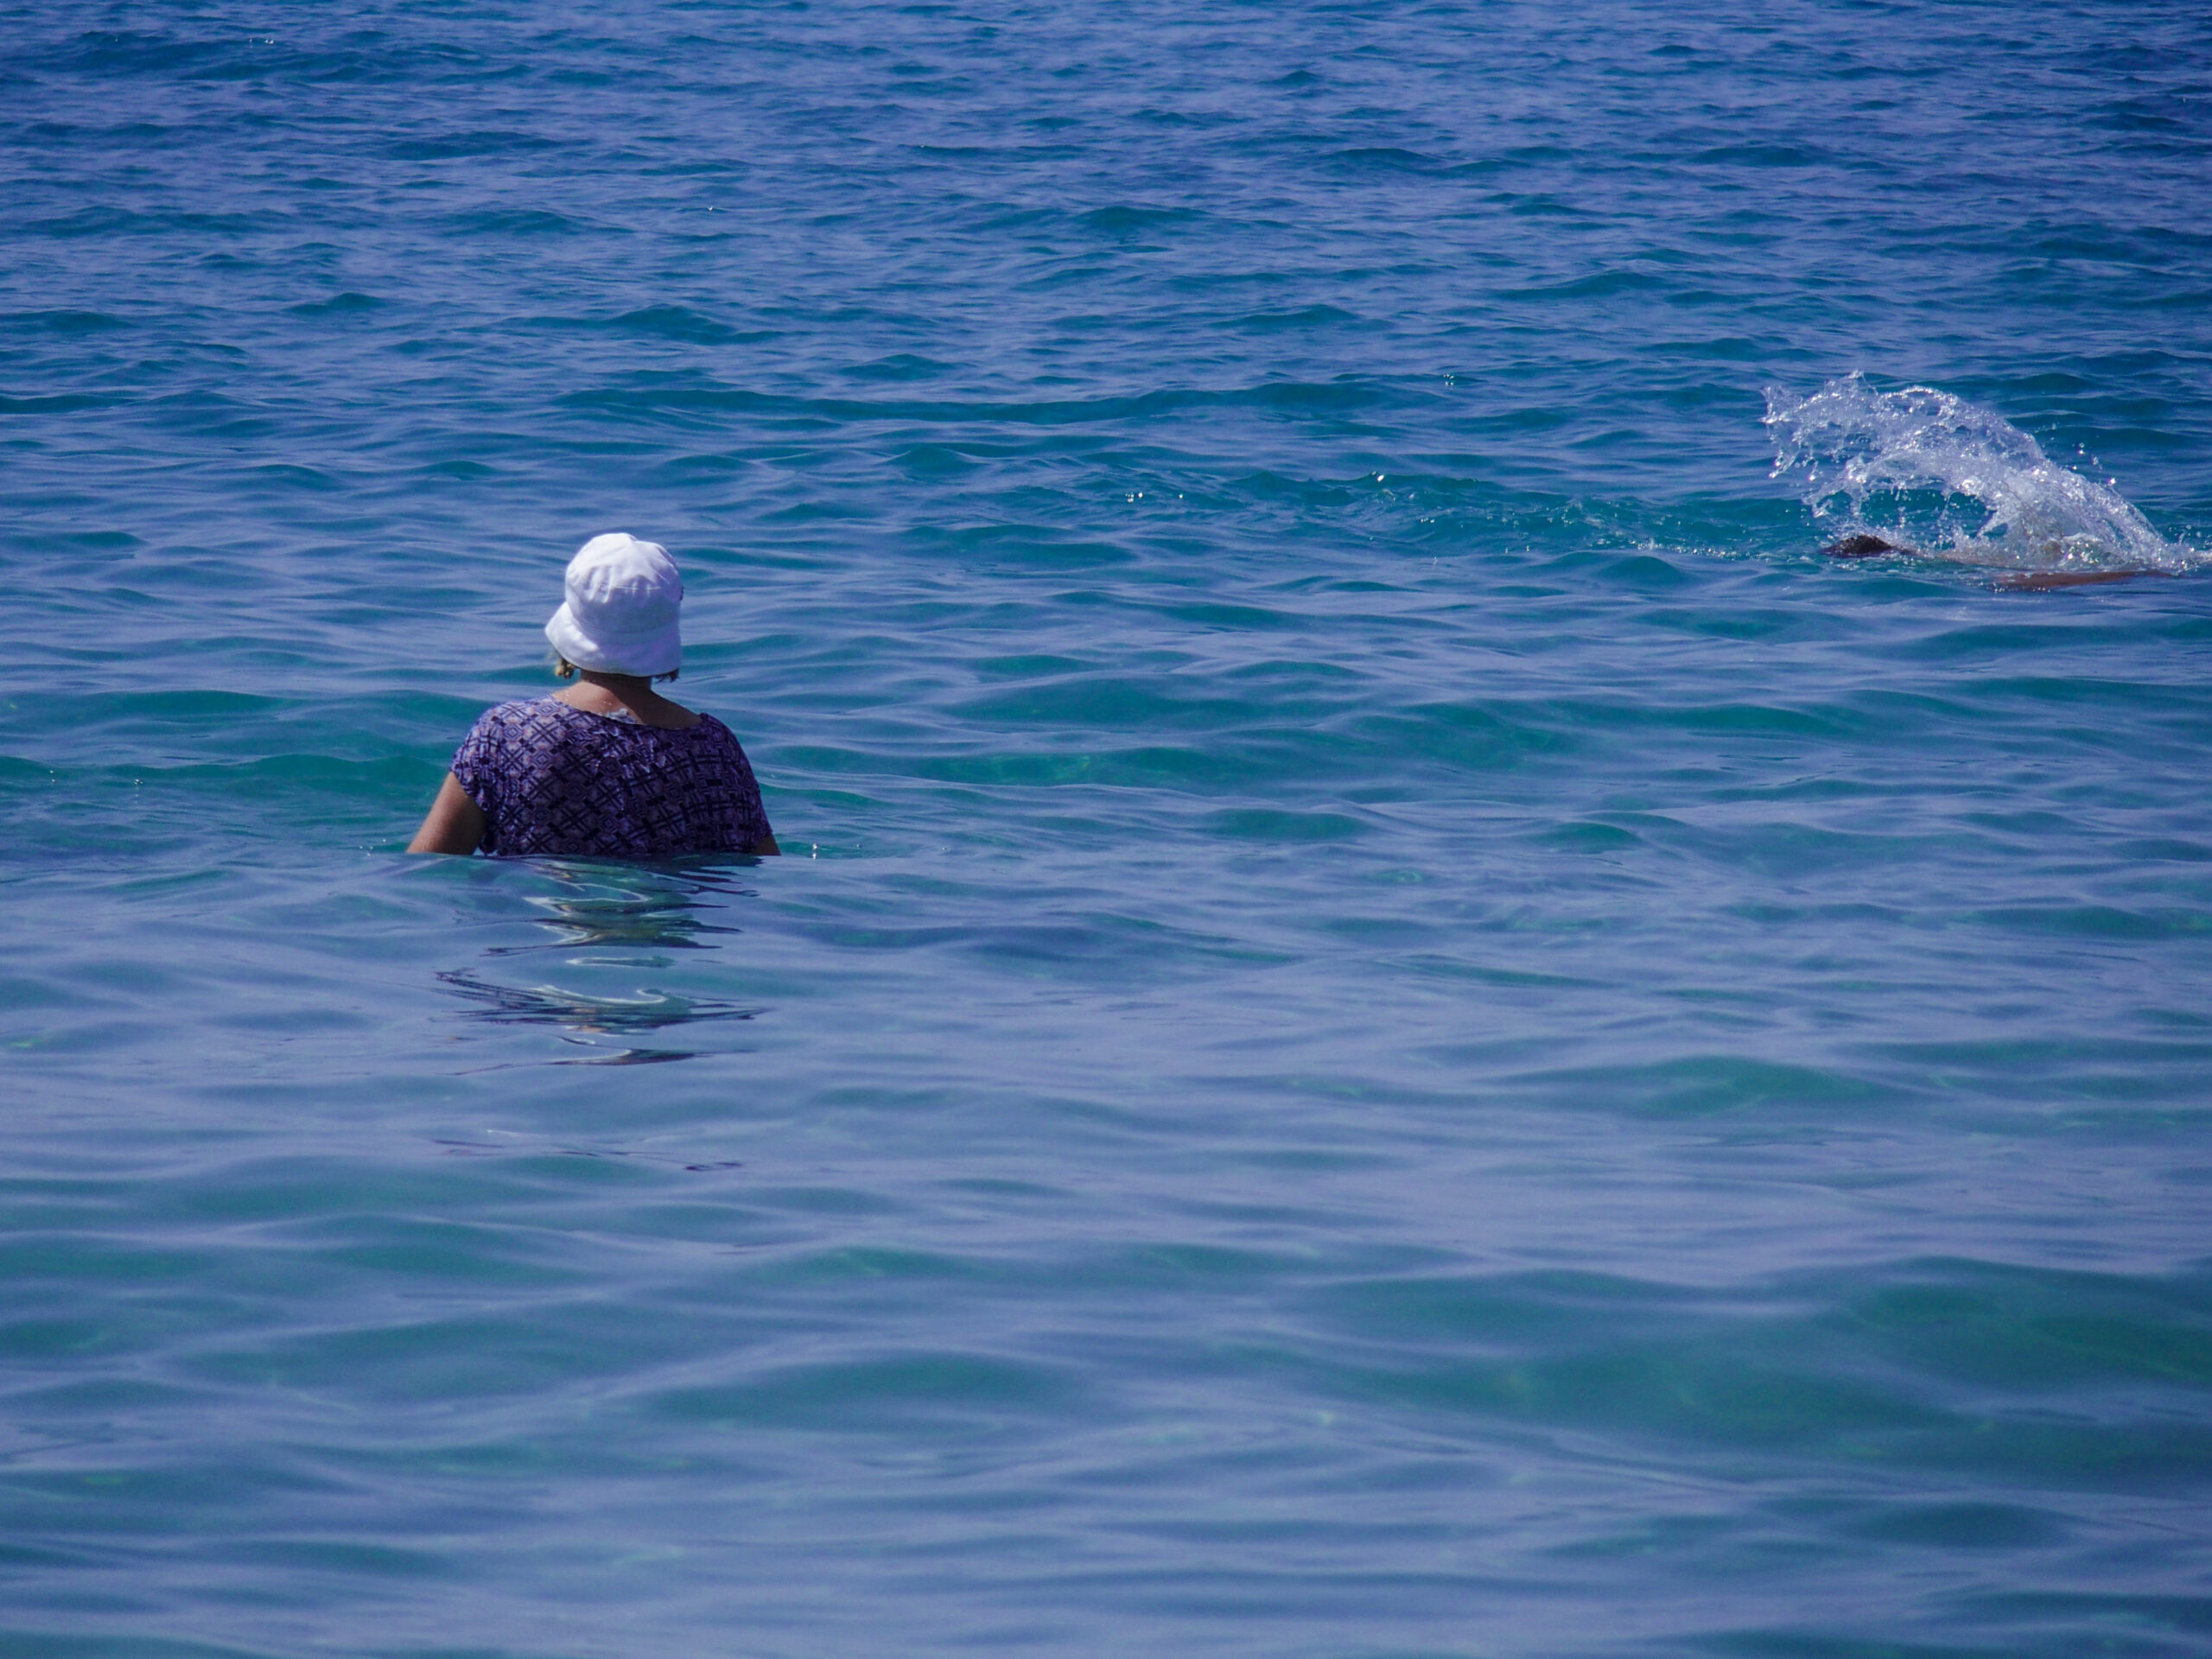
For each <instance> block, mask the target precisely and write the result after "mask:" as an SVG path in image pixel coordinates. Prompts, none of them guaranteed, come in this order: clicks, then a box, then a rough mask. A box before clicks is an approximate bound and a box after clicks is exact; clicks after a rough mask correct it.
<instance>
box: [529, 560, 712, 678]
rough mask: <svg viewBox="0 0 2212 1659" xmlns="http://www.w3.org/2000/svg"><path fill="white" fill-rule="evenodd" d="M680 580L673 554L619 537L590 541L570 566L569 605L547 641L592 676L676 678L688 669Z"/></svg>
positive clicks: (550, 626) (553, 623) (559, 614)
mask: <svg viewBox="0 0 2212 1659" xmlns="http://www.w3.org/2000/svg"><path fill="white" fill-rule="evenodd" d="M682 607H683V577H682V576H679V575H677V573H676V561H675V560H673V559H671V558H670V557H669V556H668V550H667V549H666V548H664V547H663V546H662V545H661V544H660V543H658V542H641V541H639V539H638V538H637V537H635V536H630V535H626V534H624V533H623V532H622V531H613V533H611V534H609V535H606V536H594V537H592V538H591V540H589V541H588V542H586V543H584V544H583V546H582V547H581V548H579V549H578V550H576V556H575V558H573V559H570V560H569V575H568V601H567V602H566V603H565V604H563V606H562V607H561V608H560V609H559V610H557V611H556V612H554V613H553V620H551V621H550V622H548V623H547V624H546V625H545V637H546V638H547V639H550V640H551V641H552V642H553V649H554V650H556V651H557V652H560V653H561V655H562V656H563V657H564V658H567V659H568V660H569V662H572V663H574V664H575V665H576V666H577V667H578V668H588V669H590V670H591V671H593V672H594V673H597V674H637V675H643V676H652V675H654V674H673V673H674V672H675V671H677V668H678V667H679V666H680V665H681V664H682V663H683V631H682V629H681V628H680V627H679V626H677V613H678V611H679V610H680V609H681V608H682Z"/></svg>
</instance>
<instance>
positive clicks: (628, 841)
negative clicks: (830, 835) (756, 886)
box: [453, 697, 769, 858]
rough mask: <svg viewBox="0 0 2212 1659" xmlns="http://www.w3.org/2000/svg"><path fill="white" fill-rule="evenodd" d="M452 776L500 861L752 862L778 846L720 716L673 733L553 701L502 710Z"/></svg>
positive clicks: (483, 848)
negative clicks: (479, 813) (477, 812)
mask: <svg viewBox="0 0 2212 1659" xmlns="http://www.w3.org/2000/svg"><path fill="white" fill-rule="evenodd" d="M453 775H454V777H456V778H458V779H461V787H462V788H463V789H465V790H467V791H468V798H469V799H470V800H472V801H474V802H475V803H476V804H477V805H478V806H480V807H481V808H483V810H484V838H483V840H482V841H480V842H478V843H477V850H478V851H480V852H485V853H489V854H491V855H493V856H494V857H505V858H520V857H524V856H526V855H530V854H532V853H566V854H569V855H572V856H576V857H585V858H666V857H669V856H671V855H674V854H677V853H732V852H734V853H741V852H746V851H747V850H749V849H751V848H752V847H753V845H754V844H755V843H756V842H761V841H765V840H766V839H767V838H768V836H769V829H768V814H767V812H766V810H764V809H763V808H762V807H761V804H760V785H758V784H756V783H755V782H753V767H752V765H751V763H750V762H748V761H747V760H746V758H745V751H744V750H743V749H742V748H741V747H738V741H737V739H736V737H735V736H734V734H732V733H731V731H730V729H729V728H728V727H727V726H725V725H723V724H722V723H721V721H719V720H716V719H715V717H714V716H713V715H701V716H700V717H699V723H698V724H697V725H696V726H687V727H685V728H683V730H681V731H663V730H662V729H661V728H658V727H657V726H646V725H642V724H640V723H639V721H635V720H632V719H630V718H629V717H627V716H626V715H593V714H587V713H585V712H584V710H582V709H571V708H570V707H569V705H568V704H567V703H565V702H555V701H554V700H553V699H552V698H550V697H537V698H534V699H532V700H531V701H529V702H503V703H501V704H500V705H499V707H498V708H496V709H486V710H485V711H484V713H483V715H481V716H480V717H479V718H478V720H477V721H476V723H475V724H474V726H472V727H470V728H468V735H467V737H465V738H463V739H462V740H461V747H460V748H459V749H458V750H456V751H455V752H454V757H453Z"/></svg>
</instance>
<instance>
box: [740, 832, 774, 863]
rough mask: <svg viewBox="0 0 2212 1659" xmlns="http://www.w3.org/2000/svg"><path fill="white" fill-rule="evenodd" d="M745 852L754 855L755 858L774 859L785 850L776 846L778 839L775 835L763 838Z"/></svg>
mask: <svg viewBox="0 0 2212 1659" xmlns="http://www.w3.org/2000/svg"><path fill="white" fill-rule="evenodd" d="M745 850H746V851H747V852H748V853H750V854H752V855H753V857H755V858H774V857H777V856H778V855H780V854H781V853H782V852H783V850H784V849H782V848H780V847H779V846H777V845H776V837H775V836H774V835H772V834H770V835H766V836H761V837H760V840H758V841H756V842H753V844H752V845H751V846H750V847H748V848H747V849H745Z"/></svg>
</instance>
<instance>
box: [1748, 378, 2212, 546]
mask: <svg viewBox="0 0 2212 1659" xmlns="http://www.w3.org/2000/svg"><path fill="white" fill-rule="evenodd" d="M1766 410H1767V412H1766V427H1767V430H1768V432H1769V433H1770V435H1772V436H1773V439H1774V446H1775V460H1774V474H1773V475H1774V476H1775V477H1776V478H1778V479H1779V478H1788V479H1792V480H1796V481H1797V482H1798V483H1799V484H1800V485H1801V486H1802V499H1803V501H1804V503H1805V505H1807V506H1808V507H1810V508H1811V509H1812V511H1813V516H1814V517H1815V518H1841V520H1842V521H1843V527H1844V528H1845V529H1847V530H1864V531H1872V532H1875V533H1878V534H1879V535H1880V536H1882V537H1884V538H1885V540H1889V541H1892V542H1897V543H1903V544H1904V545H1905V546H1908V547H1916V548H1925V549H1927V550H1930V551H1931V552H1939V553H1941V554H1942V556H1943V557H1945V558H1949V559H1955V560H1959V561H1961V562H1963V563H1971V564H1986V565H1996V566H2001V567H2005V568H2007V569H2021V570H2056V569H2082V570H2098V569H2157V570H2183V569H2189V568H2190V566H2191V565H2192V564H2193V563H2195V562H2196V555H2195V553H2194V552H2193V551H2192V550H2190V549H2189V548H2186V547H2183V546H2181V545H2179V544H2177V543H2172V542H2169V541H2167V540H2166V539H2165V537H2163V536H2161V535H2159V534H2158V531H2155V530H2153V529H2152V527H2151V524H2150V521H2149V520H2147V519H2146V518H2144V516H2143V515H2142V513H2140V512H2138V511H2137V510H2136V508H2135V506H2134V505H2133V503H2132V502H2130V501H2129V500H2128V499H2126V497H2125V496H2122V495H2121V494H2120V493H2119V492H2118V491H2116V490H2114V489H2113V488H2112V487H2111V486H2109V485H2106V484H2100V483H2098V482H2097V481H2096V480H2094V479H2091V478H2084V477H2083V476H2082V474H2079V473H2077V472H2075V471H2073V470H2071V469H2070V468H2069V467H2062V466H2060V465H2058V463H2057V462H2056V461H2052V460H2051V459H2050V457H2049V456H2048V455H2046V454H2044V452H2043V448H2042V446H2040V445H2039V444H2037V442H2036V441H2035V440H2034V439H2033V438H2031V437H2030V436H2029V435H2027V434H2026V433H2024V432H2023V431H2021V430H2020V429H2018V427H2016V426H2013V425H2012V424H2011V423H2008V422H2007V421H2006V420H2005V418H2004V417H2003V416H2000V415H1999V414H1998V413H1997V412H1996V410H1991V409H1985V408H1983V407H1982V406H1981V405H1980V404H1974V403H1969V402H1967V400H1966V399H1965V398H1963V397H1954V396H1952V395H1951V394H1950V393H1949V392H1948V391H1937V390H1936V388H1935V387H1933V386H1906V387H1904V388H1903V389H1902V390H1901V391H1888V392H1885V391H1875V390H1874V389H1873V388H1872V386H1870V385H1867V384H1866V379H1865V378H1864V377H1862V376H1860V375H1857V374H1853V375H1849V376H1847V377H1846V378H1843V379H1840V380H1831V381H1829V382H1828V383H1827V385H1824V386H1822V387H1821V389H1820V390H1819V391H1816V392H1815V393H1814V394H1813V395H1812V396H1811V397H1806V398H1802V399H1800V398H1796V397H1792V396H1791V395H1790V394H1789V393H1787V392H1785V391H1782V390H1781V389H1780V388H1778V387H1770V388H1768V390H1767V394H1766Z"/></svg>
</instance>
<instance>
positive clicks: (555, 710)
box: [468, 697, 575, 743]
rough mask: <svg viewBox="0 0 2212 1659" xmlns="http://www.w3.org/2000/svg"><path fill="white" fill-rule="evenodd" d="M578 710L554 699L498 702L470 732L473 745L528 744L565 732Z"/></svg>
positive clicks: (521, 698) (519, 699) (533, 698)
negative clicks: (571, 716) (476, 743)
mask: <svg viewBox="0 0 2212 1659" xmlns="http://www.w3.org/2000/svg"><path fill="white" fill-rule="evenodd" d="M574 714H575V709H570V708H569V707H568V706H567V705H566V704H565V703H560V702H555V701H554V700H553V699H552V698H550V697H518V698H516V699H515V700H514V701H513V702H495V703H493V705H492V706H491V707H490V708H489V709H486V710H485V711H484V712H483V713H482V714H480V715H477V716H476V723H475V724H474V726H471V727H470V728H468V737H469V741H472V742H480V743H500V742H506V743H512V742H528V741H531V739H532V738H542V737H546V736H550V735H551V734H554V733H556V732H559V731H561V730H563V729H565V728H567V727H568V726H569V724H570V721H569V719H568V718H567V717H568V716H569V715H574Z"/></svg>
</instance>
